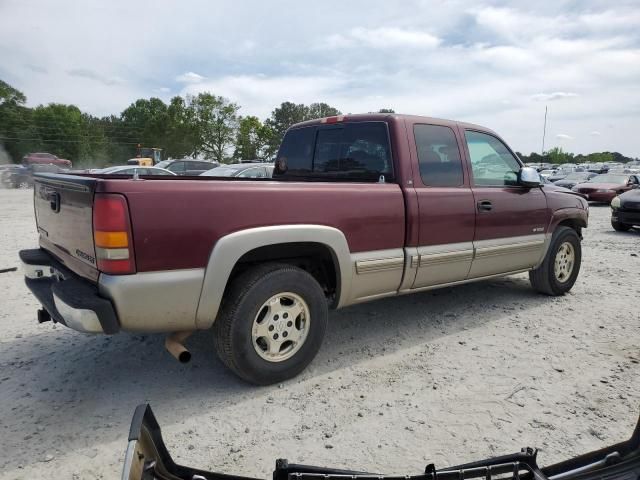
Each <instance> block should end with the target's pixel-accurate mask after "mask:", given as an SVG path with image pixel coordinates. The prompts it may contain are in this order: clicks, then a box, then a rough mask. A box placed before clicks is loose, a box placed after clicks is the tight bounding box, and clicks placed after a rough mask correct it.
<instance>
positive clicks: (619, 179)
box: [589, 174, 629, 184]
mask: <svg viewBox="0 0 640 480" xmlns="http://www.w3.org/2000/svg"><path fill="white" fill-rule="evenodd" d="M589 181H590V182H591V183H619V184H624V183H627V182H628V181H629V177H628V176H627V175H607V174H605V175H597V176H595V177H593V178H592V179H591V180H589Z"/></svg>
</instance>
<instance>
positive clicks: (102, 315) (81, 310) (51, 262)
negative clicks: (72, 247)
mask: <svg viewBox="0 0 640 480" xmlns="http://www.w3.org/2000/svg"><path fill="white" fill-rule="evenodd" d="M20 260H21V261H22V266H23V269H24V274H25V283H26V284H27V287H28V288H29V290H31V292H32V293H33V295H34V296H35V297H36V298H37V299H38V301H39V302H40V303H41V304H42V307H43V308H44V309H45V310H46V311H47V312H48V313H49V315H50V316H51V318H52V319H53V320H54V321H56V322H58V323H61V324H63V325H65V326H67V327H69V328H72V329H74V330H77V331H79V332H85V333H107V334H113V333H117V332H118V331H119V330H120V324H119V322H118V317H117V315H116V311H115V309H114V307H113V305H112V303H111V302H110V301H109V300H107V299H105V298H103V297H101V296H100V295H99V294H98V287H97V286H95V285H93V284H92V283H90V282H88V281H86V280H84V279H83V278H81V277H79V276H78V275H76V274H75V273H73V272H72V271H70V270H69V269H67V268H66V267H64V265H62V264H61V263H60V262H58V261H57V260H55V258H53V257H52V256H51V255H50V254H48V253H47V252H45V251H44V250H42V249H35V250H22V251H20Z"/></svg>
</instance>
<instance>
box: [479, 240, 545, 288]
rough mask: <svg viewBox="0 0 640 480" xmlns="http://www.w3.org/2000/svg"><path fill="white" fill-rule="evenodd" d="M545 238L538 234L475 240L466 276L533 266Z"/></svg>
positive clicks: (539, 254)
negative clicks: (473, 252)
mask: <svg viewBox="0 0 640 480" xmlns="http://www.w3.org/2000/svg"><path fill="white" fill-rule="evenodd" d="M545 240H546V237H545V235H544V234H540V235H526V236H522V237H509V238H500V239H491V240H480V241H476V242H474V247H475V254H474V257H473V262H472V263H471V270H470V271H469V277H468V278H476V277H486V276H488V275H496V274H501V273H504V272H508V271H512V270H521V269H528V268H533V267H535V266H536V265H538V264H539V263H540V257H541V255H543V253H544V251H545Z"/></svg>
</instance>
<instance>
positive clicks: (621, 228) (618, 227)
mask: <svg viewBox="0 0 640 480" xmlns="http://www.w3.org/2000/svg"><path fill="white" fill-rule="evenodd" d="M611 226H612V227H613V229H614V230H615V231H616V232H626V231H628V230H629V229H630V228H631V225H627V224H626V223H620V222H616V221H614V220H611Z"/></svg>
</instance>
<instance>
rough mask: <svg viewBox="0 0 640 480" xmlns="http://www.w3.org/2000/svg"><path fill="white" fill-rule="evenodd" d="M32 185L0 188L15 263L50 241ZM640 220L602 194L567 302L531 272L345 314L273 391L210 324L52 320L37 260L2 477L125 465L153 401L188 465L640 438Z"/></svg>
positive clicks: (547, 451) (2, 447)
mask: <svg viewBox="0 0 640 480" xmlns="http://www.w3.org/2000/svg"><path fill="white" fill-rule="evenodd" d="M31 198H32V194H31V192H30V191H26V190H0V269H3V268H8V267H15V266H18V263H19V262H18V257H17V254H18V250H19V249H22V248H30V247H34V246H35V245H36V242H37V237H36V232H35V224H34V220H33V208H32V204H31ZM638 255H640V231H633V232H629V233H616V232H614V231H613V230H612V229H611V227H610V225H609V209H608V208H607V207H604V206H592V208H591V225H590V228H589V229H588V230H587V231H586V232H585V240H584V243H583V265H582V272H581V274H580V277H579V278H578V282H577V284H576V286H575V287H574V289H573V291H572V292H571V293H570V294H568V295H567V296H565V297H563V298H549V297H544V296H540V295H537V294H535V293H534V292H533V291H532V290H531V289H530V288H529V283H528V279H527V277H526V275H518V276H515V277H511V278H506V279H500V280H496V281H491V282H485V283H478V284H472V285H467V286H462V287H457V288H450V289H444V290H440V291H434V292H430V293H422V294H416V295H413V296H406V297H402V298H396V299H387V300H381V301H378V302H375V303H370V304H366V305H361V306H356V307H351V308H348V309H345V310H342V311H339V312H333V313H332V315H331V318H330V324H329V330H328V335H327V338H326V340H325V343H324V346H323V348H322V350H321V352H320V354H319V356H318V357H317V358H316V360H315V362H314V363H313V364H312V365H311V367H310V368H309V369H308V370H307V371H305V372H304V373H303V374H302V375H301V376H300V377H298V378H296V379H294V380H292V381H289V382H287V383H285V384H283V385H279V386H278V385H276V386H274V387H262V388H256V387H253V386H249V385H247V384H244V383H242V382H241V381H239V380H237V379H236V377H235V376H233V375H232V374H231V373H229V372H228V371H227V370H226V369H225V368H224V367H223V366H222V364H221V363H220V362H219V361H218V360H217V358H216V357H215V354H214V353H213V346H212V345H211V340H210V338H209V335H210V334H209V332H202V333H200V334H198V335H196V336H195V337H193V338H192V339H190V340H189V342H188V344H189V346H190V347H191V350H192V353H193V360H192V363H190V364H187V365H181V364H179V363H178V362H176V361H175V360H174V359H173V357H171V356H170V355H169V354H168V353H167V352H166V351H165V350H164V349H163V346H162V344H163V337H162V336H159V335H149V336H141V335H128V334H120V335H116V336H113V337H106V336H91V335H85V334H81V333H76V332H74V331H72V330H69V329H66V328H64V327H60V326H55V325H53V324H52V323H47V324H43V325H38V324H37V322H36V320H35V313H36V309H37V306H38V305H37V302H36V301H35V299H34V298H33V297H32V296H31V295H30V294H29V293H28V291H27V289H26V287H25V286H24V284H23V277H22V274H21V273H20V272H19V271H18V272H9V273H2V274H0V326H1V333H0V452H2V453H1V454H0V478H7V479H8V478H11V479H13V478H24V479H31V478H56V479H65V478H118V477H119V475H120V469H121V464H122V459H123V454H124V449H125V447H126V441H127V433H128V427H129V422H130V420H131V415H132V414H133V410H134V408H135V406H136V405H137V404H139V403H141V402H151V404H152V406H153V408H154V410H155V412H156V415H157V417H158V419H159V422H160V424H161V425H162V426H163V433H164V436H165V439H166V440H167V444H168V447H169V450H170V451H171V452H172V453H173V454H174V458H175V459H176V460H177V461H178V462H179V463H185V464H190V465H193V466H200V467H203V468H208V469H216V470H219V471H224V472H228V473H236V474H244V475H254V476H258V477H261V478H269V476H270V473H271V471H272V469H273V466H274V462H275V459H276V458H280V457H282V458H288V459H289V460H290V461H295V462H310V463H314V464H320V465H332V466H339V467H348V468H354V469H367V470H369V471H372V470H375V471H383V472H387V473H419V472H420V471H421V470H423V469H424V466H425V464H426V463H429V462H435V464H436V466H437V467H443V466H446V465H448V464H452V463H454V462H464V461H471V460H477V459H480V458H482V457H485V456H490V455H497V454H503V453H512V452H515V451H518V450H519V449H520V447H523V446H537V447H539V448H540V450H541V452H540V456H539V458H540V459H541V463H549V462H552V461H557V460H560V459H562V458H565V457H567V456H569V455H574V454H578V453H583V452H585V451H588V450H590V449H595V448H600V447H603V446H605V445H607V444H611V443H614V442H617V441H620V440H623V439H626V438H627V437H628V436H629V435H630V434H631V431H632V428H633V426H634V424H635V422H636V420H637V418H638V414H639V405H640V375H639V373H640V301H639V298H640V296H639V295H640V275H639V273H640V256H638Z"/></svg>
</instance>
